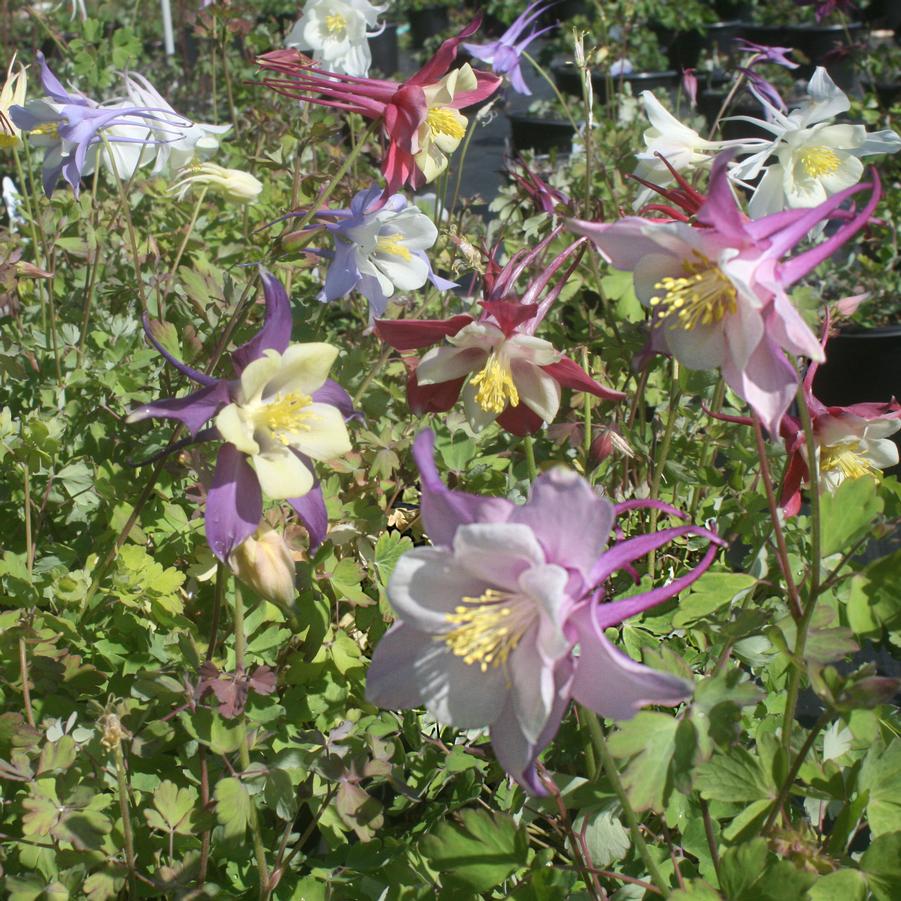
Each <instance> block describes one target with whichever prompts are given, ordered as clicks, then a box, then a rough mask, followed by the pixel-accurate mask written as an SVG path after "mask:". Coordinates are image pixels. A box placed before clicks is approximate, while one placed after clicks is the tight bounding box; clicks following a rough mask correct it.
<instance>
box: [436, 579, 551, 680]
mask: <svg viewBox="0 0 901 901" xmlns="http://www.w3.org/2000/svg"><path fill="white" fill-rule="evenodd" d="M460 600H461V601H462V602H463V603H462V604H460V605H459V606H457V607H455V608H454V612H453V613H447V614H445V617H444V618H445V619H446V620H447V622H449V623H452V624H453V625H455V626H456V627H457V628H456V629H452V630H451V631H450V632H448V633H447V634H446V635H442V636H441V639H442V640H443V641H444V642H445V644H447V646H448V647H449V648H450V649H451V651H453V652H454V654H456V656H457V657H462V658H463V662H464V663H465V664H467V665H472V664H473V663H478V664H479V668H480V669H481V670H482V672H483V673H484V672H486V671H487V670H488V667H489V666H493V667H498V666H503V667H506V665H507V659H508V658H509V656H510V654H511V653H512V652H513V650H514V649H515V648H516V646H517V645H518V644H519V641H520V639H521V638H522V636H523V634H524V633H525V631H526V629H527V628H528V626H529V624H530V623H531V621H532V619H533V616H532V615H531V614H532V611H531V610H528V609H523V607H524V605H523V604H521V603H520V604H511V603H510V602H511V601H513V600H514V597H513V595H511V594H509V593H506V592H503V591H498V590H497V589H496V588H489V589H487V590H486V591H485V592H484V593H483V594H482V595H480V596H479V597H477V598H471V597H463V598H461V599H460ZM517 608H519V609H517Z"/></svg>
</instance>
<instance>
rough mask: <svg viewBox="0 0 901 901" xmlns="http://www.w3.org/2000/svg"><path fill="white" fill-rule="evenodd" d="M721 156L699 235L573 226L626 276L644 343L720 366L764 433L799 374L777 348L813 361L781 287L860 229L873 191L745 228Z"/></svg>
mask: <svg viewBox="0 0 901 901" xmlns="http://www.w3.org/2000/svg"><path fill="white" fill-rule="evenodd" d="M727 163H728V161H727V159H726V158H725V157H721V158H720V159H718V160H717V163H716V165H715V166H714V170H713V174H712V175H711V181H710V189H709V196H708V199H707V201H706V202H705V203H704V205H703V206H702V207H701V209H700V211H699V212H698V215H697V219H698V221H699V222H700V223H701V224H702V225H704V226H707V227H706V228H693V227H692V226H690V225H687V224H686V223H684V222H656V223H655V222H653V221H652V220H648V219H639V218H635V217H629V218H626V219H621V220H620V221H619V222H614V223H612V224H609V225H604V224H596V223H591V222H578V221H572V222H571V223H570V227H571V228H572V230H573V231H575V232H576V233H577V234H582V235H587V236H588V237H589V238H591V240H592V241H594V243H595V244H596V245H597V247H598V248H599V249H600V250H601V251H602V253H603V254H604V255H605V256H606V257H607V258H608V259H609V261H610V262H611V263H612V264H613V265H614V266H616V267H617V268H618V269H625V270H629V271H631V272H633V274H634V282H635V292H636V294H637V295H638V298H639V300H640V301H641V303H642V304H643V305H644V306H645V307H647V308H648V309H649V310H650V311H651V329H652V331H651V343H652V347H653V349H655V350H659V351H662V352H665V353H671V354H672V355H673V356H674V357H675V358H676V359H677V360H678V361H679V362H680V363H682V364H683V365H684V366H686V367H688V368H689V369H716V368H720V369H721V370H722V373H723V378H724V379H725V380H726V384H727V385H728V386H729V387H730V388H731V389H732V390H733V391H734V392H735V393H736V394H737V395H738V396H739V397H741V398H743V399H744V400H745V401H747V402H748V404H749V405H750V406H751V409H753V410H754V412H755V413H756V414H757V415H758V416H759V417H760V418H761V419H762V420H763V423H764V425H765V426H766V428H767V429H768V430H769V432H770V433H771V434H773V435H775V434H777V433H778V429H779V422H780V420H781V419H782V416H783V415H784V414H785V412H786V411H787V409H788V406H789V404H790V403H791V401H792V398H793V397H794V394H795V389H796V387H797V384H798V374H797V372H796V371H795V368H794V367H793V366H792V365H791V363H790V362H789V361H788V360H787V359H786V357H785V353H784V351H788V352H789V353H791V354H795V355H798V356H806V357H809V358H810V359H812V360H822V359H823V352H822V348H821V347H820V343H819V341H818V340H817V338H816V336H815V335H814V334H813V333H812V332H811V331H810V329H809V328H808V327H807V325H806V323H805V322H804V320H803V319H802V318H801V315H800V314H799V313H798V311H797V310H796V309H795V307H794V306H793V305H792V302H791V300H790V299H789V297H788V294H787V293H786V290H787V289H788V288H789V287H790V286H791V285H793V284H794V283H795V282H797V281H798V280H799V279H800V278H802V277H803V276H804V275H806V274H807V273H808V272H810V271H811V270H813V269H814V268H815V267H816V266H818V265H819V264H820V263H822V262H823V260H825V259H827V258H828V257H829V256H830V255H831V254H832V253H833V252H834V251H835V250H836V249H837V248H838V247H839V246H841V245H842V244H843V243H844V242H845V241H847V240H849V239H850V238H851V237H852V236H853V235H855V234H856V233H857V232H858V231H860V229H861V228H863V226H864V225H865V224H866V222H867V220H868V219H869V217H870V215H871V214H872V212H873V210H874V209H875V207H876V204H877V202H878V200H879V196H880V188H879V182H878V177H877V176H876V174H875V173H874V175H873V179H874V184H872V185H869V184H867V185H860V186H857V187H852V188H849V189H847V190H846V191H843V192H841V193H840V194H836V195H835V196H834V197H831V198H830V199H829V200H828V201H826V202H825V203H823V204H821V205H820V206H818V207H816V208H814V209H812V210H798V211H795V212H793V213H792V214H785V213H783V214H777V215H774V216H767V217H766V218H764V219H758V220H755V221H749V220H747V219H745V218H744V217H743V216H742V214H741V212H740V211H739V209H738V206H737V204H736V201H735V198H734V196H733V194H732V191H731V188H730V186H729V183H728V180H727V177H726V166H727ZM866 188H872V193H871V196H870V199H869V201H868V203H867V205H866V207H865V208H864V209H863V210H862V211H861V212H860V213H859V214H858V215H857V216H855V217H853V218H852V219H851V220H850V221H848V222H847V223H846V224H845V225H843V226H842V228H841V229H840V230H839V231H837V232H836V233H835V234H834V235H833V236H832V237H830V238H829V239H828V240H827V241H824V242H823V243H821V244H818V245H816V246H815V247H812V248H810V249H809V250H806V251H804V252H803V253H800V254H798V255H797V256H795V257H792V258H791V259H789V260H783V257H784V256H785V255H786V254H787V253H788V252H789V251H790V250H792V249H793V248H794V247H795V246H796V245H797V244H798V243H799V242H800V241H801V240H802V239H803V238H804V237H805V236H806V235H807V234H808V233H809V232H810V231H811V230H813V229H814V228H816V227H817V226H818V225H819V224H820V223H821V222H823V221H825V220H826V219H827V218H828V217H829V215H830V214H831V213H832V212H834V211H835V210H837V209H838V207H839V206H841V204H842V203H844V201H845V200H847V199H848V198H849V197H850V196H851V195H852V194H854V193H856V192H858V191H861V190H864V189H866Z"/></svg>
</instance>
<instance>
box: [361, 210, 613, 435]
mask: <svg viewBox="0 0 901 901" xmlns="http://www.w3.org/2000/svg"><path fill="white" fill-rule="evenodd" d="M561 230H562V227H558V228H557V229H554V230H553V231H552V232H551V233H550V234H549V235H548V237H547V238H545V239H544V240H543V241H541V242H540V243H539V244H538V245H537V246H535V247H534V248H532V249H530V250H521V251H519V252H517V253H516V254H514V255H513V257H511V259H510V260H509V261H508V262H507V263H506V265H505V266H504V267H503V268H501V267H500V266H498V265H497V263H496V262H495V259H494V257H495V255H496V253H497V248H495V252H494V254H492V256H491V257H490V259H489V261H488V270H487V272H486V275H485V285H484V300H482V301H481V305H482V313H481V315H480V316H479V317H478V318H475V317H473V316H469V315H466V314H462V315H459V316H452V317H451V318H450V319H438V320H431V319H398V320H388V319H380V320H378V321H377V322H376V333H377V334H378V336H379V337H380V338H382V340H384V341H385V342H386V343H388V344H390V345H391V346H392V347H394V348H395V349H396V350H399V351H410V350H418V349H421V348H424V347H430V346H431V345H438V346H437V347H432V348H431V350H429V351H427V352H426V354H425V355H424V356H423V357H422V359H421V360H419V361H418V362H417V363H416V364H415V368H414V369H413V371H412V372H411V373H410V377H409V379H408V382H407V399H408V401H409V403H410V407H411V408H412V409H413V410H414V412H417V413H425V412H428V413H443V412H446V411H447V410H449V409H450V408H451V407H453V405H454V404H455V403H456V402H457V399H458V398H459V396H460V394H461V393H462V395H463V406H464V410H465V412H466V417H467V419H468V420H469V423H470V425H471V426H472V428H473V429H481V428H484V427H485V426H486V425H488V424H489V423H491V422H494V421H495V420H497V423H498V425H500V426H501V427H502V428H504V429H506V430H507V431H508V432H512V433H513V434H514V435H529V434H531V433H533V432H535V431H537V430H538V429H539V428H541V426H542V425H543V424H544V423H547V422H553V420H554V419H555V417H556V416H557V411H558V410H559V408H560V398H561V388H564V387H566V388H573V389H575V390H576V391H587V392H589V393H590V394H594V395H595V396H596V397H600V398H602V399H603V400H614V401H617V400H622V399H623V398H624V397H625V395H624V394H622V393H621V392H619V391H614V390H612V389H610V388H606V387H604V386H603V385H601V384H599V383H598V382H596V381H595V380H594V379H592V378H591V377H590V376H589V375H588V373H586V372H585V370H583V369H582V368H581V367H580V366H579V365H578V364H577V363H576V362H574V361H573V360H571V359H570V358H569V357H567V356H565V355H564V354H563V353H561V352H560V351H559V350H557V349H556V348H555V347H554V346H553V345H552V344H551V342H550V341H546V340H545V339H544V338H537V337H535V331H536V329H537V328H538V326H539V325H540V324H541V322H542V320H543V319H544V317H545V315H546V314H547V312H548V310H549V309H550V307H551V305H552V304H553V302H554V301H555V300H556V299H557V297H558V296H559V295H560V292H561V290H562V289H563V286H564V284H565V283H566V280H567V279H568V278H569V276H570V275H571V274H572V272H573V270H574V268H575V266H576V265H577V264H578V260H579V256H580V255H581V249H582V248H581V246H580V242H578V241H577V242H576V243H575V244H572V245H570V246H569V247H568V248H567V249H566V250H564V251H563V252H562V253H559V254H558V255H557V256H556V257H555V258H554V259H553V260H551V262H550V263H548V264H547V265H546V266H545V268H544V269H543V270H542V272H541V274H540V275H538V276H536V277H535V278H533V279H532V281H531V282H530V283H529V286H528V288H527V289H526V290H525V292H524V293H523V294H522V296H521V297H517V296H515V295H514V284H515V282H516V280H517V278H518V277H519V276H520V274H521V273H522V272H523V271H524V270H525V269H526V268H527V267H528V266H530V265H531V264H533V263H535V262H536V261H538V260H539V259H540V258H541V257H542V256H543V254H544V252H545V251H546V250H547V248H548V246H549V245H550V243H551V242H552V241H553V240H554V239H555V238H557V237H558V236H559V234H560V232H561ZM567 263H568V264H570V265H569V266H568V268H566V269H565V270H564V271H563V272H562V275H561V276H560V277H559V278H557V280H556V282H554V284H551V282H552V281H553V280H554V278H555V277H556V276H557V274H558V272H560V271H561V270H562V269H563V267H564V266H565V265H566V264H567ZM549 285H550V288H549V287H548V286H549Z"/></svg>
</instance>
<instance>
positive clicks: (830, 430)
mask: <svg viewBox="0 0 901 901" xmlns="http://www.w3.org/2000/svg"><path fill="white" fill-rule="evenodd" d="M899 429H901V420H899V419H888V418H884V419H872V420H866V419H864V418H863V417H860V416H854V415H851V414H844V415H840V416H821V417H819V418H818V419H817V422H816V427H815V438H816V444H817V457H818V459H819V470H820V482H821V485H822V488H824V489H825V490H827V491H835V489H836V488H838V486H839V485H841V483H842V482H844V481H845V479H858V478H860V477H861V476H871V477H873V478H876V479H878V478H880V477H881V475H882V470H883V469H888V468H889V467H891V466H895V465H896V464H897V463H898V447H897V445H896V444H895V442H894V441H892V440H891V439H890V438H889V437H888V436H889V435H894V434H895V432H897V431H898V430H899ZM805 451H806V447H803V448H802V452H805Z"/></svg>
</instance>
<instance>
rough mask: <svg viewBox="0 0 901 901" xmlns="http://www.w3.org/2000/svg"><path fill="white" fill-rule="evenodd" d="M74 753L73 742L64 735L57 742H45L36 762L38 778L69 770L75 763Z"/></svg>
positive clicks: (75, 750)
mask: <svg viewBox="0 0 901 901" xmlns="http://www.w3.org/2000/svg"><path fill="white" fill-rule="evenodd" d="M76 752H77V749H76V746H75V742H74V741H73V739H72V738H71V736H69V735H64V736H63V737H62V738H60V739H59V740H58V741H53V742H47V744H46V745H44V747H43V748H42V749H41V756H40V758H39V760H38V770H37V774H38V776H42V775H44V774H45V773H50V772H54V771H57V770H58V771H60V772H62V771H64V770H67V769H69V767H70V766H72V764H73V763H75V754H76Z"/></svg>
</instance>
